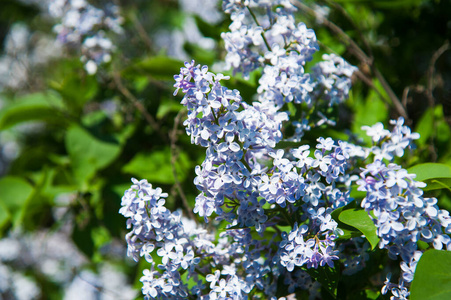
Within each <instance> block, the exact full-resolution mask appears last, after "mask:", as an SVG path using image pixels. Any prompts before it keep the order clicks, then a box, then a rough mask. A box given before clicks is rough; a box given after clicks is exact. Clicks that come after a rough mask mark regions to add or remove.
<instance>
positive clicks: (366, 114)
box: [350, 82, 388, 144]
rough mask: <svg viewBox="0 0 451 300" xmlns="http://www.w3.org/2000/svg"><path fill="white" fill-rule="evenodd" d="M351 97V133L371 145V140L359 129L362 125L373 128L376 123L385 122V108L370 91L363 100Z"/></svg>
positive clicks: (386, 110)
mask: <svg viewBox="0 0 451 300" xmlns="http://www.w3.org/2000/svg"><path fill="white" fill-rule="evenodd" d="M375 85H376V82H375ZM353 95H354V94H350V98H354V99H351V101H354V102H355V105H354V107H355V114H354V122H352V126H353V132H356V133H358V134H359V136H360V137H362V138H363V139H364V140H365V142H367V143H368V144H371V138H370V137H369V136H367V135H366V132H365V131H364V130H362V129H361V127H362V126H364V125H367V126H373V125H374V124H376V123H377V122H383V121H385V119H386V118H387V115H388V109H387V106H386V104H385V103H384V102H383V100H382V99H381V98H380V96H379V95H378V94H377V93H376V92H375V91H374V90H371V91H370V93H369V94H368V97H367V98H366V99H365V100H363V99H361V98H360V97H359V96H353Z"/></svg>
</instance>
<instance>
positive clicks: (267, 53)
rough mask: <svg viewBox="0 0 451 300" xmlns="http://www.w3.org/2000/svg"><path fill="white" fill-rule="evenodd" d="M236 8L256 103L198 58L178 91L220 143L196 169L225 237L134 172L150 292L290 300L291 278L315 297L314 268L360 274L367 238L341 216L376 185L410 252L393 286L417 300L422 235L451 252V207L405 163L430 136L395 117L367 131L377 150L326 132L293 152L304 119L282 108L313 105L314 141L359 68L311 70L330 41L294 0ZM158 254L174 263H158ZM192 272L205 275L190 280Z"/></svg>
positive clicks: (372, 194) (234, 34)
mask: <svg viewBox="0 0 451 300" xmlns="http://www.w3.org/2000/svg"><path fill="white" fill-rule="evenodd" d="M223 9H224V11H225V12H226V13H229V14H231V19H232V24H231V25H230V27H229V28H230V30H231V31H230V32H227V33H223V34H222V38H223V39H224V41H225V45H226V50H227V52H228V54H227V57H226V62H227V63H228V64H229V66H230V67H232V68H233V69H234V71H235V72H242V73H243V74H244V76H245V77H246V76H248V75H249V74H250V72H252V71H254V70H256V69H257V68H260V70H261V71H262V74H261V77H260V80H259V86H258V88H257V93H258V97H257V99H256V100H257V101H255V102H253V103H251V104H249V102H246V101H244V100H243V99H242V98H241V95H240V93H239V91H237V90H231V89H228V88H226V87H225V86H223V81H224V80H228V79H229V77H228V76H224V75H223V74H220V73H218V74H214V73H212V72H210V71H209V69H208V67H207V66H201V65H196V64H195V62H194V61H191V62H186V63H185V66H184V67H182V68H181V70H180V74H178V75H175V76H174V79H175V84H174V87H175V88H176V90H175V92H174V95H176V94H177V93H178V92H179V91H181V92H182V93H183V94H184V96H183V99H182V101H181V104H182V105H184V106H185V107H186V109H187V119H186V120H185V121H184V126H185V128H186V133H187V134H188V135H189V136H190V138H191V142H192V143H193V144H196V145H199V146H202V147H204V148H206V155H205V159H204V161H203V162H202V164H201V165H198V166H196V168H195V172H196V178H195V179H194V184H195V185H196V187H197V188H198V190H199V191H200V193H199V195H198V196H197V197H196V201H195V207H194V212H195V213H197V214H198V215H199V216H200V217H203V220H204V221H205V223H208V222H211V221H212V219H213V218H214V219H213V222H214V224H218V226H221V228H223V229H224V230H223V231H221V232H220V233H219V234H218V235H219V238H218V239H217V240H216V239H215V236H214V234H210V233H207V232H206V230H205V229H202V228H200V227H198V226H197V225H193V226H191V228H190V229H189V230H188V229H187V228H185V227H187V226H188V225H187V224H188V223H187V222H182V218H181V215H180V214H178V213H177V212H175V213H172V212H170V211H169V210H167V209H166V208H165V206H164V204H165V200H164V199H163V198H164V197H166V196H167V194H164V193H162V191H161V189H159V188H157V189H153V188H152V186H151V185H150V184H148V183H147V181H145V180H144V181H137V180H135V179H133V183H134V185H133V186H132V188H131V189H129V190H128V191H126V192H125V194H124V197H123V198H122V206H123V207H122V208H121V211H120V212H121V213H122V214H123V215H124V216H125V217H127V218H129V219H128V220H127V225H128V227H129V228H132V231H131V232H130V233H128V234H127V237H126V239H127V243H128V254H129V255H130V256H132V257H133V258H134V259H135V260H138V259H139V257H142V256H144V258H145V259H146V260H147V261H148V262H149V263H150V264H151V265H152V267H151V269H149V270H145V271H144V276H143V277H142V278H141V281H142V282H143V293H144V295H145V296H146V298H149V299H157V298H164V299H172V298H184V297H187V296H188V295H191V296H193V297H197V298H201V299H230V298H231V299H247V298H248V297H249V296H250V295H259V296H261V297H264V298H268V299H276V298H275V295H276V294H277V288H278V286H279V285H280V282H284V283H285V284H286V285H287V286H288V292H289V293H292V292H294V291H295V290H297V289H302V290H307V291H308V293H309V295H310V297H311V299H314V298H315V297H316V295H317V294H318V291H319V289H320V287H321V284H320V283H319V281H316V280H315V279H314V278H313V277H311V276H310V275H309V273H308V272H309V271H311V270H310V269H318V268H328V269H331V268H334V267H335V264H336V263H337V262H338V263H343V265H344V272H343V274H345V275H351V274H354V273H356V272H358V271H359V270H361V269H362V268H363V267H364V265H365V261H366V260H367V259H368V253H367V250H368V248H369V247H368V243H367V242H366V240H365V239H364V238H363V237H356V238H354V237H353V238H350V239H348V240H347V241H346V242H343V241H341V240H340V239H339V237H340V236H341V235H342V234H343V230H342V229H340V228H339V224H338V223H337V220H334V218H333V217H332V212H333V211H334V210H336V209H337V208H341V207H344V206H345V205H347V204H349V203H351V202H352V201H354V199H353V198H352V197H351V190H352V186H353V185H354V186H355V185H356V184H357V185H358V190H359V191H364V192H366V197H365V198H364V199H363V200H362V201H361V203H360V204H361V206H362V208H363V209H365V210H366V211H367V212H368V214H369V216H370V217H371V218H372V219H373V221H374V224H375V226H376V228H377V235H378V236H379V237H380V243H379V247H380V248H381V249H387V250H388V255H389V257H390V258H393V259H396V258H398V257H400V258H401V265H400V267H401V270H402V274H401V279H400V281H399V283H398V284H393V283H391V282H390V281H389V280H388V279H387V281H386V284H385V286H384V287H383V289H382V292H383V293H386V292H387V291H391V293H392V294H393V297H394V299H405V298H406V297H407V296H408V295H409V291H408V287H409V285H410V282H411V281H412V280H413V275H414V271H415V267H416V264H417V262H418V260H419V258H420V257H421V254H422V252H421V250H419V249H418V247H417V242H418V241H423V242H426V243H429V244H433V247H434V248H436V249H442V248H443V247H447V248H451V240H450V238H449V236H448V235H447V234H449V233H450V231H451V218H450V217H449V213H448V212H446V211H444V210H439V209H438V207H437V205H436V202H437V200H436V199H434V198H424V197H423V196H422V195H423V192H422V190H421V188H422V187H423V184H422V183H420V182H416V181H414V179H413V178H414V176H413V175H410V174H408V173H407V171H406V170H403V169H402V168H401V167H400V166H398V165H396V164H394V163H393V161H394V158H395V157H402V156H403V155H404V153H405V151H406V149H408V148H411V143H412V141H413V140H415V139H418V137H419V135H418V134H417V133H412V132H411V130H410V128H409V127H408V126H405V125H404V119H403V118H399V119H398V120H392V121H391V122H390V123H391V125H393V129H392V130H391V131H389V130H386V129H384V127H383V125H382V123H377V124H375V125H374V126H371V127H370V126H364V127H363V128H362V129H363V130H365V131H366V133H367V135H368V136H369V137H370V138H371V140H372V142H373V145H372V146H371V147H364V146H361V145H355V144H353V143H351V142H345V141H335V140H333V139H332V138H330V137H327V138H324V137H320V138H318V139H317V141H316V142H317V143H316V144H314V145H307V144H304V145H302V144H300V145H299V146H298V147H297V148H294V149H290V150H289V151H286V150H284V149H279V148H280V146H278V143H279V142H280V141H282V140H283V138H284V137H283V131H284V130H283V129H284V124H285V123H286V122H287V121H290V119H289V114H288V113H287V112H284V111H282V110H283V109H284V107H285V104H286V103H288V102H292V103H293V104H302V105H299V106H305V105H307V107H309V112H303V113H302V116H303V119H302V120H301V121H298V123H297V124H294V125H295V127H296V133H295V136H294V137H291V138H290V140H292V141H298V142H303V141H302V139H301V138H302V135H303V132H304V131H305V130H309V129H310V127H311V126H315V124H316V125H320V124H330V123H333V122H332V121H331V120H328V119H327V117H326V116H324V115H323V114H322V113H321V111H320V109H321V108H322V107H329V106H332V105H335V104H338V103H341V102H342V101H344V100H345V99H346V98H347V97H348V93H349V89H350V87H351V76H352V73H353V72H354V71H355V70H356V68H355V67H353V66H351V65H349V64H348V63H347V62H345V61H344V60H343V59H342V58H340V57H338V56H335V55H325V56H323V59H324V61H323V62H320V63H318V64H317V65H316V66H314V67H313V68H312V74H307V73H305V71H304V66H305V64H306V62H308V61H309V60H311V58H312V55H313V54H314V53H315V52H316V51H317V50H318V46H317V42H316V36H315V33H314V32H313V30H311V29H307V27H306V26H305V24H303V23H299V24H295V22H294V17H293V12H294V10H295V8H294V7H293V6H292V5H291V4H290V2H289V1H288V0H278V1H258V0H244V1H242V0H224V1H223ZM314 109H318V111H317V115H316V116H315V115H313V114H312V113H311V111H313V110H314ZM318 116H319V120H318V118H317V117H318ZM295 122H296V121H294V122H293V123H295ZM278 147H279V148H278ZM311 147H312V148H314V150H313V149H311ZM361 166H364V167H363V168H361V169H360V170H359V167H361ZM281 228H284V230H285V231H282V229H281ZM287 228H288V229H287ZM254 231H255V232H254ZM215 243H216V244H215ZM154 250H156V255H157V256H158V257H160V259H161V263H160V264H158V265H157V268H158V269H159V270H161V271H162V272H160V271H157V270H156V269H155V264H156V260H154V257H155V253H154ZM152 253H153V256H152ZM160 259H159V260H160ZM185 276H186V277H185ZM187 280H191V282H196V284H194V285H190V288H188V285H187V284H186V282H187Z"/></svg>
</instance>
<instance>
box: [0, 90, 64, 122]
mask: <svg viewBox="0 0 451 300" xmlns="http://www.w3.org/2000/svg"><path fill="white" fill-rule="evenodd" d="M62 108H63V103H62V101H61V98H59V97H58V96H57V95H55V94H54V93H35V94H30V95H26V96H24V97H21V98H16V99H14V100H13V102H12V103H10V104H9V105H7V106H6V107H4V108H2V109H1V110H0V130H4V129H7V128H10V127H13V126H15V125H18V124H20V123H23V122H27V121H44V120H45V121H47V122H49V121H56V120H60V121H61V120H64V118H63V116H62V114H61V109H62Z"/></svg>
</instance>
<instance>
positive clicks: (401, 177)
mask: <svg viewBox="0 0 451 300" xmlns="http://www.w3.org/2000/svg"><path fill="white" fill-rule="evenodd" d="M392 124H394V125H395V127H394V129H393V131H392V132H390V131H388V130H385V129H384V128H383V126H382V124H380V123H378V124H376V125H374V126H373V127H371V128H370V127H366V128H365V129H366V130H367V132H368V135H369V136H372V138H373V141H377V142H380V140H381V139H384V142H383V143H382V145H381V147H375V149H373V153H374V154H375V159H374V162H372V163H370V164H368V165H367V166H366V167H365V168H362V172H361V173H360V177H361V179H359V180H358V181H357V184H358V186H359V187H358V190H361V191H365V192H366V193H367V194H366V197H365V198H364V199H363V200H362V202H361V206H362V208H364V209H365V210H366V211H368V212H371V214H370V215H371V216H373V220H374V223H375V225H376V227H377V235H378V236H379V237H380V242H379V247H380V248H381V249H382V248H385V249H387V250H388V255H389V257H390V258H392V259H396V258H397V257H398V256H400V257H401V270H402V272H401V273H402V274H401V278H400V282H399V284H398V285H394V284H391V283H386V285H385V287H384V292H387V291H388V290H391V291H392V293H393V295H395V294H399V296H396V295H395V299H407V298H406V297H407V296H408V295H409V293H408V291H407V289H406V288H407V287H408V285H409V284H410V282H412V280H413V275H414V272H415V267H416V264H417V262H418V260H419V259H420V257H421V254H422V252H421V251H419V249H418V245H417V242H418V241H423V242H426V243H428V244H432V246H433V247H434V248H435V249H438V250H441V249H443V248H444V246H445V247H446V248H447V249H451V239H450V238H449V236H448V234H449V233H451V217H450V216H449V212H448V211H446V210H441V209H439V208H438V206H437V199H435V198H424V197H423V190H421V188H423V187H425V186H426V185H425V184H424V183H422V182H418V181H415V180H414V178H415V175H414V174H409V173H408V172H407V171H406V170H405V169H402V168H401V167H400V166H399V165H396V164H393V163H390V164H388V165H387V163H386V162H385V161H383V160H380V157H383V158H387V157H388V158H393V156H394V155H397V156H401V155H402V154H403V153H404V149H405V148H406V147H407V146H408V145H409V144H410V141H411V140H412V139H415V138H418V137H419V136H418V134H416V133H414V134H412V133H411V132H410V129H409V128H408V127H407V126H403V119H402V118H400V119H399V120H398V121H393V122H392ZM401 291H405V292H402V293H401Z"/></svg>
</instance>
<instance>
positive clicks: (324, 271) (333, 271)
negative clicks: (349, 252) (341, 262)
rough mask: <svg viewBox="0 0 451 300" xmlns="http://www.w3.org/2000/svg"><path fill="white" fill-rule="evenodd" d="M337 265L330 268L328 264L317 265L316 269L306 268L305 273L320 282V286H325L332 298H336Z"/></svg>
mask: <svg viewBox="0 0 451 300" xmlns="http://www.w3.org/2000/svg"><path fill="white" fill-rule="evenodd" d="M337 267H338V266H335V268H330V267H329V266H327V265H326V266H324V267H318V268H317V269H314V268H310V269H307V270H306V271H307V273H309V275H310V276H312V278H313V279H315V280H316V281H318V282H319V283H321V286H322V287H323V288H325V289H326V290H327V291H328V292H329V293H330V294H331V295H332V297H333V298H334V299H336V298H337V286H338V280H339V277H340V276H339V273H338V271H337Z"/></svg>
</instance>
